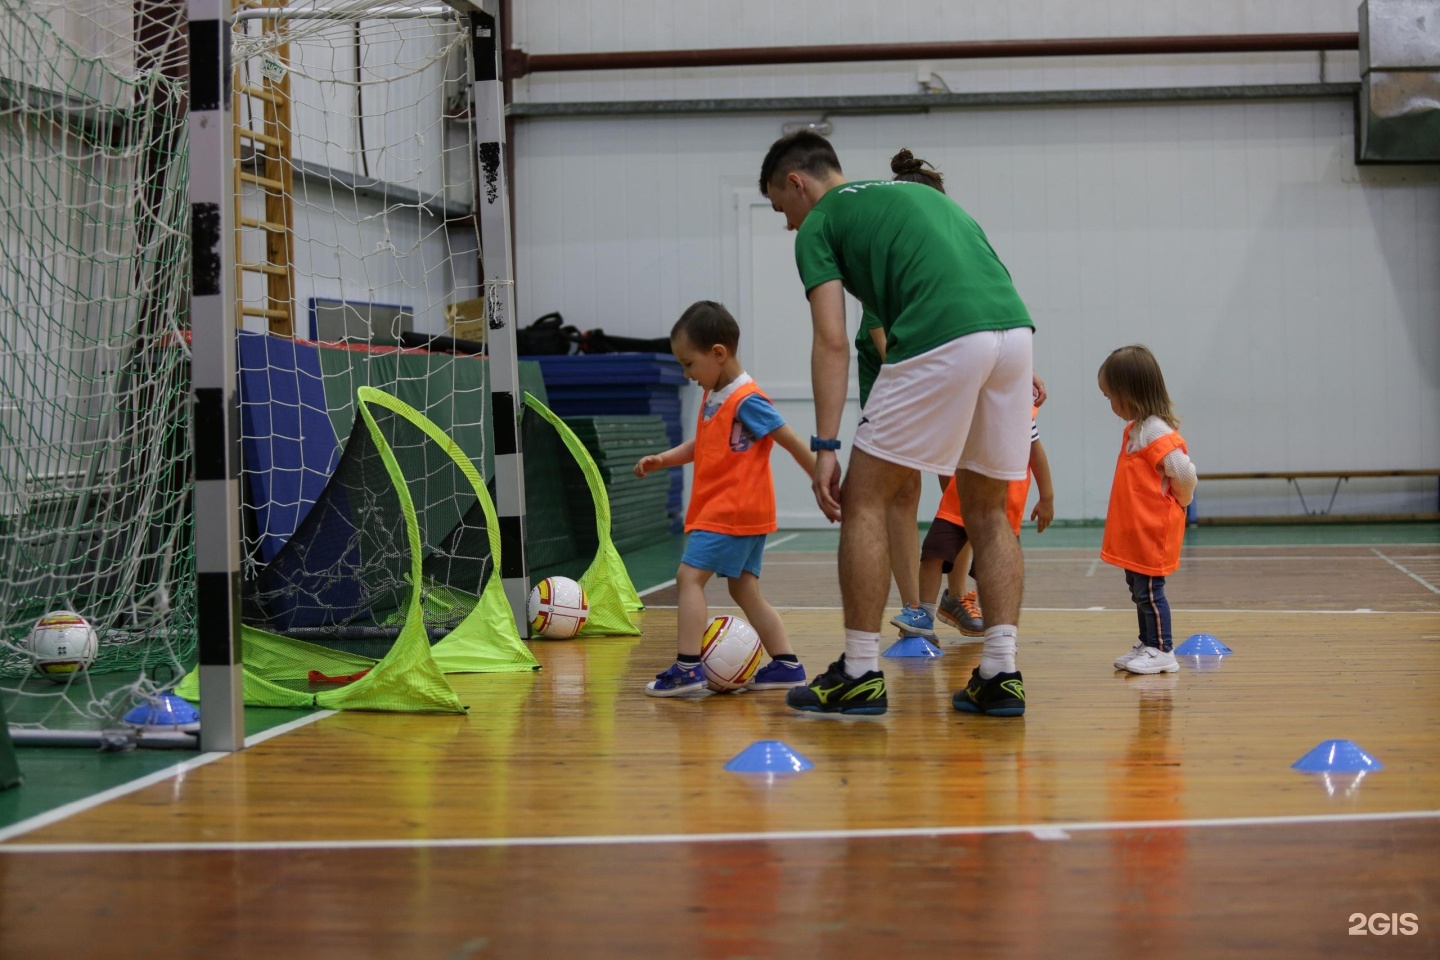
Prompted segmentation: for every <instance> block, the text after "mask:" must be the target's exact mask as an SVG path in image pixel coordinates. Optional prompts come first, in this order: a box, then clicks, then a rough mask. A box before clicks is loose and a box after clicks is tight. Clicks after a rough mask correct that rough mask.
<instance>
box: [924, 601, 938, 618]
mask: <svg viewBox="0 0 1440 960" xmlns="http://www.w3.org/2000/svg"><path fill="white" fill-rule="evenodd" d="M935 606H936V605H935V604H933V603H922V604H920V609H921V610H924V611H925V612H926V613H928V614H930V616H932V617H933V616H935Z"/></svg>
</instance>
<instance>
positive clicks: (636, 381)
mask: <svg viewBox="0 0 1440 960" xmlns="http://www.w3.org/2000/svg"><path fill="white" fill-rule="evenodd" d="M526 359H527V360H535V361H537V362H538V363H539V364H540V370H541V373H542V375H543V377H544V379H545V392H546V394H547V395H548V397H549V406H550V409H552V410H554V411H555V412H556V413H557V414H559V415H560V416H561V417H562V418H563V419H564V420H565V422H566V423H568V424H570V426H571V429H573V430H575V432H576V433H577V434H578V435H579V436H580V438H581V440H582V441H583V442H584V443H585V445H586V447H587V448H588V449H589V450H590V455H591V456H592V457H593V458H594V460H595V462H596V463H597V464H598V465H600V466H601V467H602V469H604V470H605V471H606V474H607V475H606V481H605V482H606V485H607V489H608V490H609V491H610V495H611V509H612V511H613V512H614V521H613V524H612V531H613V537H614V540H615V546H616V548H617V549H619V550H621V551H622V552H623V551H624V550H627V549H630V548H631V547H632V546H635V545H638V546H644V545H645V544H646V543H649V542H653V538H654V536H655V533H654V531H655V530H657V529H659V524H658V523H655V522H650V521H654V520H655V519H656V518H655V517H654V516H653V515H652V516H648V517H646V518H645V521H646V523H642V522H641V521H640V519H639V518H638V511H639V509H640V508H638V507H637V515H636V519H633V520H632V519H630V517H629V515H628V514H627V517H626V519H625V520H624V521H622V520H621V510H620V509H619V507H618V505H617V504H616V503H615V498H616V496H617V495H619V496H633V497H637V498H639V499H638V500H637V502H640V503H644V504H645V507H644V508H643V509H645V510H651V509H657V510H658V508H656V507H654V506H653V505H652V502H651V501H648V500H644V499H643V497H640V496H639V493H638V490H637V489H633V488H632V485H631V484H629V483H627V482H625V481H624V478H625V477H629V476H630V474H629V473H628V471H629V469H630V468H631V467H633V466H634V465H635V461H636V460H638V459H639V458H640V456H641V454H642V453H659V452H661V451H662V450H665V449H667V448H669V447H673V446H675V445H677V444H679V443H680V441H681V440H682V439H683V438H684V430H683V428H682V425H681V422H680V407H681V401H680V390H681V389H682V388H683V387H685V386H686V384H687V383H688V382H689V381H687V380H686V379H685V374H684V372H683V371H682V370H681V368H680V362H679V361H678V360H676V359H675V358H674V357H672V356H671V355H669V354H666V353H604V354H579V355H576V356H537V357H527V358H526ZM587 418H588V419H592V420H602V421H611V420H613V421H615V422H614V423H613V424H612V425H610V426H606V427H603V428H597V427H595V426H594V425H591V426H590V427H587V431H588V432H581V430H580V428H579V427H577V426H576V423H577V422H578V421H579V420H583V419H587ZM645 418H650V419H655V418H658V419H659V421H660V423H661V424H662V425H663V427H664V435H663V436H661V435H659V434H656V435H654V437H653V440H652V441H651V442H653V443H654V444H656V445H655V446H652V447H650V448H648V449H642V441H641V434H638V433H636V432H635V431H638V430H640V427H639V425H638V424H637V423H635V422H633V421H637V420H638V419H645ZM625 421H632V422H630V423H628V424H626V423H625ZM612 443H614V444H621V443H624V444H629V445H628V446H625V447H623V448H621V447H618V446H617V447H616V454H615V456H614V458H612V456H611V454H610V453H609V452H607V451H606V449H605V448H606V447H607V445H609V444H612ZM592 444H593V445H592ZM621 449H624V451H625V452H624V455H623V456H621V455H620V453H619V451H620V450H621ZM632 454H633V456H632ZM627 456H628V457H630V460H629V463H628V464H626V463H623V462H621V461H622V460H623V459H624V457H627ZM612 461H613V462H612ZM668 474H669V477H668V484H667V485H666V487H665V490H666V496H665V500H664V505H663V510H659V512H663V513H664V515H665V516H666V518H667V524H668V529H669V530H670V531H672V532H679V530H680V527H681V524H682V522H683V519H684V511H683V510H682V507H681V503H680V500H681V493H682V489H683V486H684V478H683V476H682V475H681V471H679V470H670V471H668ZM632 479H633V478H632ZM660 482H661V481H656V483H657V484H658V483H660ZM612 484H613V486H612ZM641 486H642V487H643V485H641ZM645 489H647V490H648V488H645ZM632 523H633V524H635V527H634V530H638V531H640V532H638V533H632V532H631V529H630V525H631V524H632ZM646 537H648V538H650V539H643V538H646Z"/></svg>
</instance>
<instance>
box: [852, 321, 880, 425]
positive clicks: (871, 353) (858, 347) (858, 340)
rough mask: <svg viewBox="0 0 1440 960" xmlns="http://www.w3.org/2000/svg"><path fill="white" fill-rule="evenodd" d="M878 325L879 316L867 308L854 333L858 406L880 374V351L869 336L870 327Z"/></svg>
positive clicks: (868, 397)
mask: <svg viewBox="0 0 1440 960" xmlns="http://www.w3.org/2000/svg"><path fill="white" fill-rule="evenodd" d="M878 326H880V318H879V317H877V316H875V314H873V313H871V312H870V311H869V310H866V311H865V315H864V316H862V317H861V318H860V330H859V332H857V333H856V334H855V372H856V373H857V374H858V375H859V378H860V407H861V409H864V407H865V401H866V400H869V399H870V388H871V387H873V386H874V385H875V378H876V377H878V376H880V351H879V350H877V349H875V338H874V337H872V336H870V330H871V328H872V327H878Z"/></svg>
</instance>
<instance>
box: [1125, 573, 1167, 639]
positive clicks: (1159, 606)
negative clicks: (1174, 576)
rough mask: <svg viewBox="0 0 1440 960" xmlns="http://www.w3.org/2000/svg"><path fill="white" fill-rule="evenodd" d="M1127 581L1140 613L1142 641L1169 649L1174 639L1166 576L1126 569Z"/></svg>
mask: <svg viewBox="0 0 1440 960" xmlns="http://www.w3.org/2000/svg"><path fill="white" fill-rule="evenodd" d="M1125 583H1126V584H1127V585H1128V586H1129V587H1130V599H1131V600H1134V601H1135V612H1136V613H1138V614H1139V615H1140V642H1141V643H1143V644H1145V646H1147V647H1159V648H1160V649H1161V650H1165V651H1169V650H1170V649H1171V648H1172V646H1173V644H1174V641H1172V640H1171V638H1170V601H1169V600H1166V599H1165V578H1164V577H1149V576H1146V575H1145V574H1143V573H1136V572H1135V571H1133V570H1126V571H1125Z"/></svg>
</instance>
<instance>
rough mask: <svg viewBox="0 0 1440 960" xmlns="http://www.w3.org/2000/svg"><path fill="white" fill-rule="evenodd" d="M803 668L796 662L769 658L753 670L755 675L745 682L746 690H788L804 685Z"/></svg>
mask: <svg viewBox="0 0 1440 960" xmlns="http://www.w3.org/2000/svg"><path fill="white" fill-rule="evenodd" d="M804 684H805V668H804V667H802V666H801V665H800V664H798V663H788V662H786V661H784V660H771V661H770V662H769V663H767V664H765V666H763V667H761V668H760V669H759V670H756V671H755V676H753V677H751V678H750V682H749V683H747V684H745V689H747V690H788V689H790V688H791V687H799V686H804Z"/></svg>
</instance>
